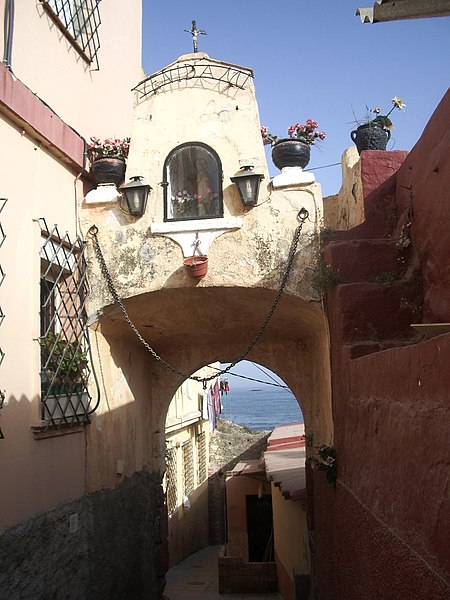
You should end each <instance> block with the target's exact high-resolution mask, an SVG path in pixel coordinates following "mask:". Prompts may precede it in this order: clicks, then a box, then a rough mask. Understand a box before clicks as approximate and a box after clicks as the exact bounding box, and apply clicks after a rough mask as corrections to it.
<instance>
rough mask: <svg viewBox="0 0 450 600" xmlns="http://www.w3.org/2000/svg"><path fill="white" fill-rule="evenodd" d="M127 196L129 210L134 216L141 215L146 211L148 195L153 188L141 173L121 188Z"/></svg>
mask: <svg viewBox="0 0 450 600" xmlns="http://www.w3.org/2000/svg"><path fill="white" fill-rule="evenodd" d="M120 189H121V192H122V193H123V195H124V196H125V200H126V203H127V208H128V212H129V213H130V215H133V216H134V217H141V216H142V215H143V214H144V212H145V207H146V205H147V197H148V194H149V191H150V190H151V189H152V188H151V187H150V186H149V185H148V183H146V182H145V181H144V178H143V177H141V176H140V175H137V176H135V177H132V178H131V181H130V182H129V183H127V184H125V185H123V186H122V187H121V188H120Z"/></svg>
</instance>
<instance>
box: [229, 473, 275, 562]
mask: <svg viewBox="0 0 450 600" xmlns="http://www.w3.org/2000/svg"><path fill="white" fill-rule="evenodd" d="M258 489H261V491H262V492H263V493H264V494H269V493H270V484H269V483H268V482H267V481H259V480H257V479H255V478H252V477H246V476H236V475H234V476H230V477H229V478H227V483H226V495H227V532H228V543H227V557H239V558H242V559H243V560H244V561H248V533H247V507H246V500H245V497H246V496H249V495H257V494H258Z"/></svg>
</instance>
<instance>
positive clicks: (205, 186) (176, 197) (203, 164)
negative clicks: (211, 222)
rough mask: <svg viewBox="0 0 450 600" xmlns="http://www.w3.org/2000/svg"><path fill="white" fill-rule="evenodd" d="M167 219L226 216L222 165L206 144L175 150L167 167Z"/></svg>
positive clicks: (180, 219)
mask: <svg viewBox="0 0 450 600" xmlns="http://www.w3.org/2000/svg"><path fill="white" fill-rule="evenodd" d="M164 190H165V194H164V220H165V221H183V220H189V219H212V218H220V217H223V200H222V165H221V163H220V159H219V157H218V155H217V154H216V153H215V152H214V150H213V149H212V148H209V147H208V146H206V145H205V144H200V143H189V144H183V145H182V146H178V148H175V149H174V150H172V152H171V153H170V154H169V156H168V157H167V159H166V162H165V164H164Z"/></svg>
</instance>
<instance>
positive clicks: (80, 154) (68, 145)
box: [0, 64, 85, 171]
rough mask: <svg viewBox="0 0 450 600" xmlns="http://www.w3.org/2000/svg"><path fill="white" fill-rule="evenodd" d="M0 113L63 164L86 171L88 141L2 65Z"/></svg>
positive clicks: (0, 71)
mask: <svg viewBox="0 0 450 600" xmlns="http://www.w3.org/2000/svg"><path fill="white" fill-rule="evenodd" d="M0 112H1V113H3V114H4V115H6V116H7V117H8V118H9V119H11V121H13V122H14V123H15V124H16V125H17V126H18V127H20V128H22V129H23V130H24V131H25V132H26V133H27V134H28V135H30V136H31V137H33V138H35V139H37V140H38V141H40V142H41V143H42V145H43V146H45V147H46V148H47V149H48V150H49V151H50V152H51V153H52V154H55V155H56V156H58V158H60V159H61V160H62V161H63V162H65V163H67V164H69V165H70V166H71V167H73V168H74V169H75V170H77V171H85V140H84V139H83V138H82V137H81V136H80V135H79V134H78V133H76V131H74V130H73V129H72V128H71V127H69V125H67V123H65V122H64V121H63V120H62V119H61V118H60V117H58V115H57V114H56V113H55V112H54V111H53V110H52V109H51V108H50V107H49V106H47V105H46V104H45V102H43V101H42V100H41V99H40V98H39V97H38V96H36V94H34V93H33V92H32V91H31V90H30V89H29V88H27V86H26V85H24V84H23V83H22V82H21V81H20V80H19V79H17V78H16V77H15V76H14V75H13V73H11V71H9V70H8V69H7V68H6V67H5V66H4V65H2V64H0Z"/></svg>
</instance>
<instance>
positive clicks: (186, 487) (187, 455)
mask: <svg viewBox="0 0 450 600" xmlns="http://www.w3.org/2000/svg"><path fill="white" fill-rule="evenodd" d="M192 454H193V453H192V442H191V440H188V441H187V442H185V443H184V444H183V493H184V495H185V496H189V495H190V494H192V492H193V491H194V460H193V456H192Z"/></svg>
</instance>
